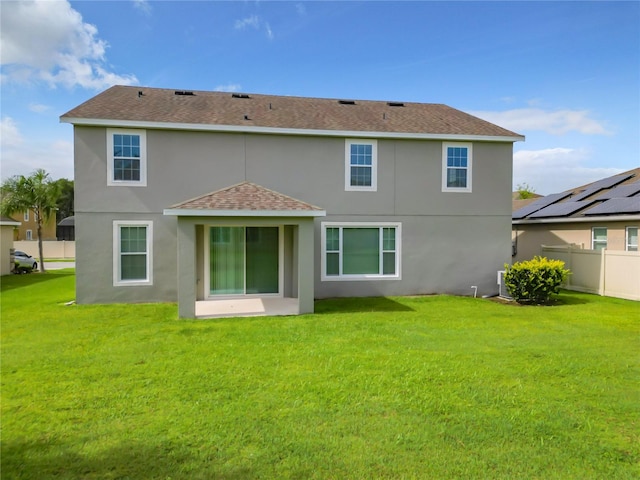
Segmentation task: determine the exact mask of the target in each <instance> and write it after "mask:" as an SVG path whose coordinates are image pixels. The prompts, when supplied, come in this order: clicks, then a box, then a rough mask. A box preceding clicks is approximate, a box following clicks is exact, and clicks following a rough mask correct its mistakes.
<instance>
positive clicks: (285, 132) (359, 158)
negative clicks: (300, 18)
mask: <svg viewBox="0 0 640 480" xmlns="http://www.w3.org/2000/svg"><path fill="white" fill-rule="evenodd" d="M61 121H62V122H67V123H71V124H73V126H74V148H75V188H76V191H75V195H76V196H75V219H76V222H75V223H76V242H77V248H76V272H77V292H76V295H77V298H76V300H77V302H78V303H111V302H162V301H178V305H179V315H180V316H181V317H187V318H188V317H195V316H197V315H198V313H197V305H202V304H204V303H207V302H215V301H220V300H221V299H230V298H272V297H273V298H282V299H292V301H293V302H294V305H295V312H296V313H306V312H312V311H313V300H314V298H327V297H338V296H375V295H410V294H429V293H453V294H463V295H468V294H471V293H473V291H472V290H471V286H472V285H473V286H477V287H478V293H479V294H480V293H490V292H494V291H496V289H497V286H496V272H497V271H498V270H500V269H502V268H503V265H504V264H505V263H506V262H509V261H510V259H511V237H510V232H511V177H512V157H513V143H514V142H516V141H521V140H524V137H522V136H521V135H518V134H517V133H514V132H511V131H509V130H505V129H504V128H501V127H498V126H496V125H493V124H491V123H488V122H486V121H484V120H481V119H479V118H476V117H473V116H471V115H468V114H466V113H463V112H461V111H459V110H456V109H453V108H450V107H448V106H446V105H441V104H420V103H402V102H383V101H360V100H356V101H353V100H337V99H320V98H302V97H285V96H271V95H254V94H251V95H247V94H236V93H233V94H232V93H222V92H204V91H174V90H167V89H157V88H146V87H124V86H115V87H112V88H110V89H108V90H106V91H105V92H103V93H101V94H99V95H97V96H95V97H93V98H91V99H90V100H88V101H87V102H85V103H83V104H82V105H80V106H78V107H76V108H74V109H73V110H71V111H69V112H67V113H66V114H64V115H63V116H62V117H61Z"/></svg>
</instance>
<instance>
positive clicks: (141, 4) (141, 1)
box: [133, 0, 151, 15]
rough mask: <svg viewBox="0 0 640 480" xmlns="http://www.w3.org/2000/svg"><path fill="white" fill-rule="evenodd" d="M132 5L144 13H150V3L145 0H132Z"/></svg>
mask: <svg viewBox="0 0 640 480" xmlns="http://www.w3.org/2000/svg"><path fill="white" fill-rule="evenodd" d="M133 6H134V7H135V8H137V9H138V10H140V11H141V12H142V13H144V14H145V15H151V5H150V4H149V2H148V1H147V0H133Z"/></svg>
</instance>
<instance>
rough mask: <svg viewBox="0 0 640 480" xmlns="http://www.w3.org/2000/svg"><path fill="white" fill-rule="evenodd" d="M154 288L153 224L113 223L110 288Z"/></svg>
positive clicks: (145, 222) (135, 222) (119, 221)
mask: <svg viewBox="0 0 640 480" xmlns="http://www.w3.org/2000/svg"><path fill="white" fill-rule="evenodd" d="M151 284H153V222H151V221H132V220H114V222H113V285H114V286H124V285H132V286H133V285H151Z"/></svg>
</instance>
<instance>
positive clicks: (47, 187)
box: [0, 168, 59, 272]
mask: <svg viewBox="0 0 640 480" xmlns="http://www.w3.org/2000/svg"><path fill="white" fill-rule="evenodd" d="M58 196H59V189H58V186H57V184H56V183H55V182H54V181H53V180H51V177H49V174H48V173H47V172H45V171H44V170H43V169H41V168H39V169H37V170H35V171H34V172H33V173H32V174H31V175H29V176H28V177H25V176H24V175H15V176H13V177H11V178H9V179H7V180H5V181H4V182H3V183H2V186H1V187H0V213H1V214H2V215H6V216H11V215H13V214H15V213H19V212H26V211H27V210H32V211H33V213H34V216H35V220H36V224H37V229H38V230H37V231H38V251H39V253H40V271H41V272H44V271H45V268H44V261H43V255H42V226H43V225H44V223H45V222H46V221H48V220H49V218H51V217H52V216H55V211H56V202H57V200H58Z"/></svg>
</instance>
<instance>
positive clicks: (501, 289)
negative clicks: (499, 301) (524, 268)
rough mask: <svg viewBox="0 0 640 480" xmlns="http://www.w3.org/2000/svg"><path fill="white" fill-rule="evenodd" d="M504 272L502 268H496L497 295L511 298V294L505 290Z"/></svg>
mask: <svg viewBox="0 0 640 480" xmlns="http://www.w3.org/2000/svg"><path fill="white" fill-rule="evenodd" d="M504 274H505V271H504V270H498V295H499V296H501V297H502V298H508V299H509V300H511V296H510V295H509V293H508V292H507V286H506V285H505V284H504Z"/></svg>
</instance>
